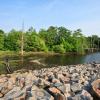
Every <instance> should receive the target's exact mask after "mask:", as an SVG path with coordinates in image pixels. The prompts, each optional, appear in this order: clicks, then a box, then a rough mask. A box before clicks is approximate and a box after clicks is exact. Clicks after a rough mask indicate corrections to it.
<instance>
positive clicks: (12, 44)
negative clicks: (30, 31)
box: [5, 29, 21, 51]
mask: <svg viewBox="0 0 100 100" xmlns="http://www.w3.org/2000/svg"><path fill="white" fill-rule="evenodd" d="M20 43H21V31H16V30H14V29H13V30H11V31H10V32H9V33H8V35H7V36H6V38H5V48H6V49H7V50H12V51H19V50H20V46H21V45H20Z"/></svg>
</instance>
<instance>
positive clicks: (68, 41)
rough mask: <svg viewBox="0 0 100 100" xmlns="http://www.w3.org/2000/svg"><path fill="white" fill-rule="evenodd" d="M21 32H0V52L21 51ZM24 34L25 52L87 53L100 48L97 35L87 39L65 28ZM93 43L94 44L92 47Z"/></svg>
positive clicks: (77, 31) (80, 33) (99, 39)
mask: <svg viewBox="0 0 100 100" xmlns="http://www.w3.org/2000/svg"><path fill="white" fill-rule="evenodd" d="M21 34H22V32H21V31H16V30H14V29H13V30H11V31H10V32H9V33H7V34H6V33H5V32H4V31H3V30H0V50H2V51H3V50H9V51H20V48H21ZM23 34H24V51H45V52H48V51H54V52H59V53H66V52H76V53H81V54H83V53H85V49H86V48H100V43H99V41H100V38H99V37H98V36H97V35H92V36H90V37H85V36H84V35H83V33H82V31H81V30H80V29H77V30H76V31H71V30H68V29H67V28H65V27H62V26H61V27H54V26H50V27H49V28H48V29H41V30H40V31H39V32H37V31H36V30H35V29H34V28H33V27H30V28H29V29H28V30H27V31H26V32H24V33H23ZM91 43H93V44H92V45H91Z"/></svg>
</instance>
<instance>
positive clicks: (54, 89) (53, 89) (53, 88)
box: [49, 87, 61, 94]
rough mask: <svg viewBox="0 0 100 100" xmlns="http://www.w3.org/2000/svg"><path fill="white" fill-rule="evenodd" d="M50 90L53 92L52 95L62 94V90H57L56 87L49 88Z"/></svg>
mask: <svg viewBox="0 0 100 100" xmlns="http://www.w3.org/2000/svg"><path fill="white" fill-rule="evenodd" d="M49 90H50V91H51V92H52V93H54V94H56V93H59V94H60V93H61V92H60V90H58V89H57V88H55V87H52V88H49Z"/></svg>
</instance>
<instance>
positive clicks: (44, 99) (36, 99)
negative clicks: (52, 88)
mask: <svg viewBox="0 0 100 100" xmlns="http://www.w3.org/2000/svg"><path fill="white" fill-rule="evenodd" d="M31 94H32V97H31V99H32V98H33V100H54V98H53V97H52V96H51V95H50V94H49V93H48V92H46V91H45V90H43V89H39V88H38V87H36V86H33V87H32V91H31Z"/></svg>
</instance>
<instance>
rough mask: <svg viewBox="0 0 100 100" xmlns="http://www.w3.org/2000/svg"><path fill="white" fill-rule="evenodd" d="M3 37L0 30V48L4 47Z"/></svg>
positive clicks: (2, 32)
mask: <svg viewBox="0 0 100 100" xmlns="http://www.w3.org/2000/svg"><path fill="white" fill-rule="evenodd" d="M4 38H5V34H4V31H3V30H0V50H3V49H4Z"/></svg>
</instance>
